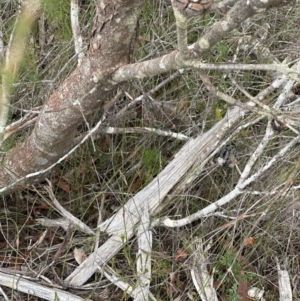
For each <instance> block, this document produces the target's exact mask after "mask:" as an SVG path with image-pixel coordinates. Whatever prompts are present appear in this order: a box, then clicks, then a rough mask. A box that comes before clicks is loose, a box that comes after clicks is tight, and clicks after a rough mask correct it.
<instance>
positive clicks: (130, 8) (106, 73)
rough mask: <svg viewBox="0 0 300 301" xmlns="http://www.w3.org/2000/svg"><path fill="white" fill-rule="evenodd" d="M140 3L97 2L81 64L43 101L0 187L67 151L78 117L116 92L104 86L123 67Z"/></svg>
mask: <svg viewBox="0 0 300 301" xmlns="http://www.w3.org/2000/svg"><path fill="white" fill-rule="evenodd" d="M143 4H144V1H140V0H134V1H131V0H125V1H124V0H122V1H120V0H114V1H110V0H101V1H100V0H99V1H98V2H97V7H96V15H95V19H94V27H93V31H92V39H91V42H90V44H89V47H88V50H87V53H86V56H85V57H84V58H83V60H82V63H81V64H80V65H79V66H78V67H77V68H76V69H75V70H74V71H73V73H72V74H71V75H70V76H69V77H68V78H67V79H65V81H64V82H63V83H62V84H61V85H60V86H59V87H58V88H57V89H56V90H55V91H54V92H53V93H52V95H51V96H50V97H49V99H48V100H47V101H46V103H45V105H44V107H43V110H42V112H41V113H40V114H39V118H38V120H37V122H36V125H35V127H34V130H33V132H32V134H31V135H30V137H28V138H27V139H26V140H25V142H24V143H22V144H20V145H19V146H17V147H16V148H14V149H13V150H12V151H11V153H10V154H8V155H7V156H6V158H5V160H4V162H3V163H2V167H1V169H0V187H4V186H6V185H8V184H9V183H12V182H14V181H15V180H16V179H19V178H22V177H24V176H26V175H27V174H28V173H32V172H36V171H39V170H43V169H45V168H47V167H49V166H51V165H52V164H53V163H55V162H56V161H57V160H58V159H59V158H61V157H62V156H63V155H64V154H66V153H67V152H68V151H69V150H70V148H71V147H72V145H73V140H74V137H75V136H76V133H77V127H78V126H79V125H80V124H81V123H82V122H83V120H84V117H83V116H84V115H88V114H89V113H91V112H93V111H94V110H96V109H101V107H103V104H104V102H105V101H107V100H109V99H110V98H111V97H112V95H113V94H114V91H115V90H116V88H117V86H116V85H114V84H112V83H111V82H110V80H109V78H110V74H111V73H112V72H113V71H114V70H116V69H117V68H118V67H120V66H122V65H124V64H127V63H129V58H130V52H131V49H132V42H133V40H134V38H135V36H136V34H135V31H136V26H137V21H138V17H139V15H140V11H141V8H142V6H143Z"/></svg>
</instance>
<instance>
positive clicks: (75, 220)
mask: <svg viewBox="0 0 300 301" xmlns="http://www.w3.org/2000/svg"><path fill="white" fill-rule="evenodd" d="M47 182H48V184H49V186H44V188H45V190H46V191H47V192H48V194H49V197H50V199H51V201H52V202H53V204H54V208H55V209H56V210H57V211H58V212H59V213H60V214H61V215H62V216H63V217H65V218H66V219H67V220H68V221H69V222H70V224H71V225H73V226H74V228H75V229H78V230H80V231H82V232H84V233H86V234H88V235H95V232H94V231H93V230H92V229H91V228H90V227H89V226H87V225H86V224H85V223H83V222H82V221H81V220H79V219H78V218H77V217H76V216H74V215H73V214H71V213H70V212H69V211H67V210H66V209H65V208H64V207H63V206H62V205H61V204H60V203H59V201H58V200H57V199H56V197H55V195H54V193H53V191H52V184H51V182H50V181H49V180H48V179H47Z"/></svg>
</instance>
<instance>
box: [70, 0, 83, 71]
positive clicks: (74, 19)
mask: <svg viewBox="0 0 300 301" xmlns="http://www.w3.org/2000/svg"><path fill="white" fill-rule="evenodd" d="M78 15H79V6H78V0H71V27H72V33H73V39H74V46H75V53H76V54H77V55H78V65H80V64H81V61H82V58H83V56H84V53H83V47H82V36H81V32H80V25H79V17H78Z"/></svg>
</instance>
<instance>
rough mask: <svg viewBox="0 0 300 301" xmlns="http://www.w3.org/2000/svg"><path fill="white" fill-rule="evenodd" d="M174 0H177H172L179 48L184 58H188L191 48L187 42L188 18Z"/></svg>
mask: <svg viewBox="0 0 300 301" xmlns="http://www.w3.org/2000/svg"><path fill="white" fill-rule="evenodd" d="M174 1H176V0H172V1H171V3H172V8H173V12H174V16H175V20H176V29H177V44H178V50H179V53H180V54H181V57H182V59H183V60H187V59H189V50H188V43H187V26H188V19H187V18H186V17H185V16H184V15H182V13H181V12H180V11H179V10H178V9H177V8H176V6H175V5H174Z"/></svg>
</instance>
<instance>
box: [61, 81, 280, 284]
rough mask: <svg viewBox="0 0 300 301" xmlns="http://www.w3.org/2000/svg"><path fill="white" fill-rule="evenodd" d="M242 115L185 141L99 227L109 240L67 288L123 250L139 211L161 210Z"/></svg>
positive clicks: (231, 114)
mask: <svg viewBox="0 0 300 301" xmlns="http://www.w3.org/2000/svg"><path fill="white" fill-rule="evenodd" d="M285 81H286V78H285V77H282V78H279V79H276V80H275V81H274V82H273V83H272V84H271V85H270V86H269V87H268V88H266V89H265V90H264V91H262V92H261V93H260V94H259V95H260V96H262V97H265V96H266V95H268V94H269V93H271V92H272V91H274V90H275V89H277V88H279V87H280V86H281V85H282V84H283V83H284V82H285ZM244 114H245V112H244V111H243V110H241V109H240V108H238V107H235V108H233V109H231V110H229V111H228V112H227V114H226V116H225V118H223V119H222V120H221V121H219V122H218V123H217V124H216V125H215V126H214V127H213V128H212V129H210V130H209V131H208V132H206V133H204V134H203V135H199V136H198V137H197V138H195V139H191V140H189V141H188V142H187V143H186V145H185V146H184V147H183V148H182V149H181V150H180V151H179V152H178V153H177V155H176V156H175V158H174V159H173V161H172V162H171V163H169V164H168V165H167V166H166V168H164V170H163V171H161V172H160V173H159V175H158V176H157V177H156V178H155V179H154V180H153V181H152V182H151V183H149V185H148V186H147V187H145V188H144V189H143V190H142V191H140V192H139V193H137V194H136V195H135V196H134V197H133V198H131V199H130V200H128V202H127V203H126V205H125V206H124V207H123V208H121V209H120V210H119V211H118V212H117V213H116V214H115V215H113V216H112V217H111V218H109V219H108V220H107V221H105V222H104V223H102V224H101V225H100V226H99V228H100V229H101V230H102V231H104V232H106V233H108V234H110V235H113V236H112V237H111V238H109V239H108V240H107V241H106V242H105V243H104V244H103V245H102V246H101V247H100V248H99V249H98V250H97V253H96V255H95V253H94V254H92V255H90V256H89V257H88V258H87V260H86V261H85V262H83V263H82V264H81V265H80V266H79V267H78V268H77V269H75V270H74V271H73V273H72V274H71V275H69V277H67V279H66V281H67V282H68V283H69V284H70V285H75V286H78V285H82V284H83V283H85V282H86V281H87V280H88V279H89V278H90V277H91V276H92V275H93V273H94V272H95V271H96V270H97V269H98V266H104V265H105V264H106V262H108V261H109V260H110V259H111V258H112V257H113V256H115V254H117V253H118V252H119V251H120V250H121V249H122V247H123V241H122V239H121V238H120V237H121V236H122V237H124V236H125V237H126V238H127V239H129V238H130V237H131V236H132V235H133V231H134V226H135V225H136V223H138V222H139V220H140V216H141V215H140V214H141V213H140V211H141V210H143V208H145V207H146V206H148V207H149V210H150V213H151V214H154V213H155V212H156V210H158V209H159V208H161V206H162V201H163V200H164V197H165V196H166V195H167V194H168V192H169V191H171V189H173V187H174V186H175V185H176V183H178V182H179V181H180V180H181V178H182V177H183V176H185V175H186V174H187V172H188V171H189V170H190V168H192V166H193V165H194V164H195V163H196V162H202V160H204V159H205V158H206V157H207V156H208V154H209V153H211V152H212V150H213V149H214V147H215V145H217V144H218V142H219V141H220V140H221V139H222V138H223V136H224V135H225V133H226V132H227V129H228V128H231V127H232V126H233V124H235V123H236V122H237V121H238V120H239V119H241V118H242V116H244ZM216 133H217V134H216ZM141 212H142V211H141Z"/></svg>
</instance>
